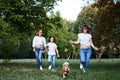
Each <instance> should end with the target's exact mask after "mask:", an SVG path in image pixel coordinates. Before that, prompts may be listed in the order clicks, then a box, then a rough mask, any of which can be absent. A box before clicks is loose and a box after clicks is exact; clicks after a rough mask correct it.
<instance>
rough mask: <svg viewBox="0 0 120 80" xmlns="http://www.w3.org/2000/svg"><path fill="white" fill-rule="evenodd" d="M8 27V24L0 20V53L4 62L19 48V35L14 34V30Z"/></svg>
mask: <svg viewBox="0 0 120 80" xmlns="http://www.w3.org/2000/svg"><path fill="white" fill-rule="evenodd" d="M10 27H11V26H10V25H9V24H8V23H6V22H4V21H3V20H2V19H0V28H1V30H0V45H1V46H0V53H1V57H2V58H3V59H5V61H8V60H7V59H11V58H12V55H13V54H14V53H15V52H16V51H17V50H18V46H19V34H17V33H16V29H14V28H10Z"/></svg>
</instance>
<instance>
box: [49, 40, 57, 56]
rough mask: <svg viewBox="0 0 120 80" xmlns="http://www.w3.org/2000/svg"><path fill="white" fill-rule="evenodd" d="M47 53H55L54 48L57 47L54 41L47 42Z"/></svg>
mask: <svg viewBox="0 0 120 80" xmlns="http://www.w3.org/2000/svg"><path fill="white" fill-rule="evenodd" d="M47 46H48V55H56V52H55V49H56V48H57V45H56V44H55V43H50V42H49V43H48V44H47Z"/></svg>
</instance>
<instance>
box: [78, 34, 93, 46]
mask: <svg viewBox="0 0 120 80" xmlns="http://www.w3.org/2000/svg"><path fill="white" fill-rule="evenodd" d="M78 38H79V39H80V46H81V48H87V47H90V40H91V38H92V35H91V34H85V33H79V34H78Z"/></svg>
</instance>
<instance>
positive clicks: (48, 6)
mask: <svg viewBox="0 0 120 80" xmlns="http://www.w3.org/2000/svg"><path fill="white" fill-rule="evenodd" d="M57 1H60V0H50V1H46V0H12V1H11V0H0V58H2V59H7V60H8V59H11V58H34V53H33V52H32V47H31V45H32V39H33V37H34V36H35V31H36V30H37V29H43V31H44V36H45V37H46V40H47V41H48V38H49V36H50V35H54V36H55V37H56V44H57V45H58V49H59V52H60V55H61V58H68V57H74V56H75V57H77V56H78V55H79V46H78V45H77V46H74V45H71V44H69V40H70V39H72V40H76V39H77V34H78V32H79V29H80V28H81V26H82V25H83V23H86V24H88V25H89V27H90V28H91V33H92V35H93V40H94V43H95V44H96V45H97V46H99V47H100V49H101V50H102V46H105V48H107V49H108V48H109V49H110V46H112V50H113V49H114V48H113V47H116V49H117V50H119V49H120V48H119V46H120V42H119V41H120V39H119V38H118V37H119V33H120V8H119V6H120V3H117V4H114V3H113V1H112V0H109V1H108V0H99V1H96V2H95V3H93V4H90V5H88V6H85V7H84V8H83V9H82V11H81V12H80V13H79V15H78V17H77V20H76V21H75V22H73V21H67V20H65V19H62V18H61V17H60V13H59V12H57V13H54V12H52V9H53V8H54V5H56V4H57ZM48 12H50V14H51V15H50V16H48V15H47V13H48ZM110 44H112V45H110ZM109 51H110V50H109ZM113 51H114V50H113ZM94 53H96V52H94ZM99 53H103V52H102V51H100V52H99ZM109 53H110V52H109ZM112 53H113V52H112ZM118 53H119V52H118ZM96 54H97V53H96ZM96 54H93V56H92V57H93V58H95V57H96ZM44 57H45V58H46V57H47V55H46V54H45V56H44Z"/></svg>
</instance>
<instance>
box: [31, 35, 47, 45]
mask: <svg viewBox="0 0 120 80" xmlns="http://www.w3.org/2000/svg"><path fill="white" fill-rule="evenodd" d="M36 45H42V46H44V47H46V40H45V37H39V36H35V37H34V38H33V43H32V46H33V47H35V46H36Z"/></svg>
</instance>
